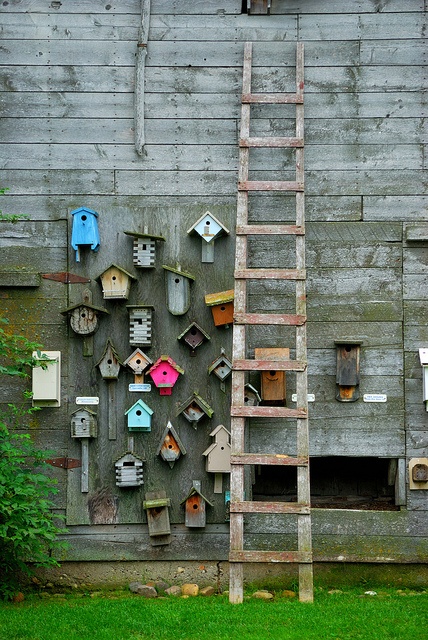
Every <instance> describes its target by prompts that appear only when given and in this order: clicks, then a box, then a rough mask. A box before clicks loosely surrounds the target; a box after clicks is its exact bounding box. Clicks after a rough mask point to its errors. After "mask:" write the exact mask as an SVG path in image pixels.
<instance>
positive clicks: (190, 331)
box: [177, 322, 211, 356]
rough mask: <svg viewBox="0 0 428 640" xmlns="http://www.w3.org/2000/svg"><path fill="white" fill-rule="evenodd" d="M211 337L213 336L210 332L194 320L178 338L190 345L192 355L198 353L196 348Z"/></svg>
mask: <svg viewBox="0 0 428 640" xmlns="http://www.w3.org/2000/svg"><path fill="white" fill-rule="evenodd" d="M210 339H211V338H210V336H209V335H208V333H206V332H205V331H204V330H203V329H202V328H201V327H200V326H199V325H198V324H196V322H192V324H191V325H189V326H188V327H187V329H185V330H184V331H183V333H181V334H180V335H179V336H178V337H177V340H181V341H182V342H184V344H186V345H187V346H188V347H189V349H190V350H191V351H190V355H191V356H194V355H196V353H195V349H197V348H198V347H200V346H201V344H203V343H204V342H206V341H207V340H210Z"/></svg>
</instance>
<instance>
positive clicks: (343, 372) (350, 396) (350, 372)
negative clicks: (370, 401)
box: [334, 340, 363, 402]
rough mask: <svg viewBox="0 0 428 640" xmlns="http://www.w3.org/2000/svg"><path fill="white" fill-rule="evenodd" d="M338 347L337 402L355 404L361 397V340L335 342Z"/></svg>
mask: <svg viewBox="0 0 428 640" xmlns="http://www.w3.org/2000/svg"><path fill="white" fill-rule="evenodd" d="M334 344H335V345H336V384H337V393H336V400H338V401H339V402H355V401H356V400H358V398H359V397H360V393H359V384H360V347H361V345H362V344H363V343H362V341H361V340H335V343H334Z"/></svg>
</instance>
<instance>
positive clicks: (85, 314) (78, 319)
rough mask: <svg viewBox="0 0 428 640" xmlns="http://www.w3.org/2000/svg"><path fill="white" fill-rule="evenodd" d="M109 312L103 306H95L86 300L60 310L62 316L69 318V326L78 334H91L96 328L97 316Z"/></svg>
mask: <svg viewBox="0 0 428 640" xmlns="http://www.w3.org/2000/svg"><path fill="white" fill-rule="evenodd" d="M101 313H109V312H108V311H107V309H104V308H103V307H96V306H95V305H93V304H90V303H88V302H85V303H84V302H79V303H78V304H74V305H72V306H71V307H67V309H64V311H61V314H62V315H63V316H65V315H68V316H69V318H70V325H71V328H72V329H73V331H74V332H75V333H78V334H79V335H80V336H91V335H92V334H94V333H95V331H96V330H97V329H98V316H99V315H100V314H101Z"/></svg>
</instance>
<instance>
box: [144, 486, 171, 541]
mask: <svg viewBox="0 0 428 640" xmlns="http://www.w3.org/2000/svg"><path fill="white" fill-rule="evenodd" d="M145 498H146V499H145V500H144V502H143V508H144V509H146V511H147V525H148V528H149V536H150V542H151V544H152V545H153V546H159V545H164V544H169V543H170V542H171V535H170V534H171V526H170V524H169V513H168V507H170V506H171V500H170V498H167V497H166V493H165V491H150V492H149V493H146V496H145Z"/></svg>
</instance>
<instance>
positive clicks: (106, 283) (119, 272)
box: [96, 264, 137, 300]
mask: <svg viewBox="0 0 428 640" xmlns="http://www.w3.org/2000/svg"><path fill="white" fill-rule="evenodd" d="M96 279H97V280H98V281H101V286H102V288H103V297H104V298H105V299H109V300H127V299H128V297H129V291H130V289H131V284H132V281H133V280H136V279H137V278H136V277H135V276H133V275H131V274H130V273H128V271H125V269H122V267H118V266H117V265H116V264H112V265H110V267H108V268H107V269H106V270H105V271H103V272H102V274H101V275H99V276H98V278H96Z"/></svg>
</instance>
